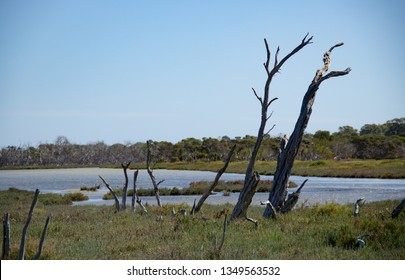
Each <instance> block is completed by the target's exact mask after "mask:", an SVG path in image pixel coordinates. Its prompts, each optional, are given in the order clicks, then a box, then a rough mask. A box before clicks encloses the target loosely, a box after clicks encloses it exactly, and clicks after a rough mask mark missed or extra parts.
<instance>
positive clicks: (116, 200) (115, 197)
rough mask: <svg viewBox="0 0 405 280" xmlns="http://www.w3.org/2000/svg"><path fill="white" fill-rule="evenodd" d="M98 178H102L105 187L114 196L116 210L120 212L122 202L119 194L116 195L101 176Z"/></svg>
mask: <svg viewBox="0 0 405 280" xmlns="http://www.w3.org/2000/svg"><path fill="white" fill-rule="evenodd" d="M98 177H100V179H101V180H102V181H103V183H104V185H105V186H106V187H107V189H108V190H109V191H110V193H111V194H112V196H113V197H114V201H115V208H116V209H117V211H120V202H119V200H118V197H117V194H116V193H115V191H114V190H113V189H112V188H111V187H110V185H109V184H108V183H107V181H106V180H105V179H104V178H103V177H101V175H98Z"/></svg>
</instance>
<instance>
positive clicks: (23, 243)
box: [18, 189, 39, 260]
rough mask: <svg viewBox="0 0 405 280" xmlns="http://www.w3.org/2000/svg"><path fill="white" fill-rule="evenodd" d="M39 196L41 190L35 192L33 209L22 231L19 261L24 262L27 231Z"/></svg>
mask: <svg viewBox="0 0 405 280" xmlns="http://www.w3.org/2000/svg"><path fill="white" fill-rule="evenodd" d="M38 196H39V189H36V190H35V194H34V198H33V199H32V203H31V208H30V211H29V213H28V217H27V222H26V223H25V226H24V228H23V231H22V236H21V243H20V251H19V252H18V259H19V260H23V259H24V254H25V242H26V240H27V231H28V227H29V226H30V223H31V219H32V214H33V212H34V208H35V205H36V204H37V201H38Z"/></svg>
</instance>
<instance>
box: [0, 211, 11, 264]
mask: <svg viewBox="0 0 405 280" xmlns="http://www.w3.org/2000/svg"><path fill="white" fill-rule="evenodd" d="M9 256H10V214H9V213H6V214H4V217H3V247H2V250H1V259H2V260H4V259H8V257H9Z"/></svg>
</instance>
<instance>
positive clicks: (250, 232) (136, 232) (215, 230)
mask: <svg viewBox="0 0 405 280" xmlns="http://www.w3.org/2000/svg"><path fill="white" fill-rule="evenodd" d="M32 197H33V193H31V192H24V191H17V190H10V191H1V192H0V202H1V204H0V209H1V213H2V214H4V213H6V212H9V213H10V221H11V233H12V234H11V251H12V255H11V258H13V259H14V258H16V255H17V252H18V246H19V241H20V238H21V231H22V228H23V226H24V223H25V220H26V218H27V214H28V211H29V207H30V203H31V200H32ZM46 197H47V195H42V194H41V195H40V197H39V200H38V203H37V207H36V208H35V211H34V215H33V219H32V222H31V226H30V228H29V230H28V238H27V242H28V244H27V249H26V258H27V259H30V258H32V256H33V255H34V254H35V252H36V249H37V245H38V241H39V237H40V233H41V230H42V228H43V225H44V222H45V219H46V216H47V215H49V214H51V215H52V219H51V223H50V225H49V228H48V234H47V237H46V239H45V243H44V248H43V253H42V257H41V258H43V259H65V260H71V259H80V260H86V259H117V260H122V259H197V260H198V259H312V260H314V259H400V260H401V259H402V260H403V259H405V250H404V248H405V237H404V235H403V233H404V232H405V214H404V213H401V215H400V216H399V217H398V218H397V219H395V220H393V219H391V216H390V213H391V210H392V209H393V208H394V207H395V205H396V204H397V203H398V202H399V201H383V202H375V203H367V204H365V205H363V206H362V208H361V212H360V215H359V217H358V218H357V219H354V218H353V206H352V205H338V204H326V205H315V206H313V207H298V208H297V209H296V210H294V211H292V212H290V213H288V214H285V215H279V217H278V219H277V220H266V219H263V218H262V216H261V215H262V212H263V208H262V207H259V206H252V207H250V208H249V212H248V215H249V217H252V218H254V219H257V220H258V222H259V226H258V227H256V226H255V225H254V224H253V223H250V222H248V221H246V220H236V221H234V222H232V223H231V224H229V226H228V230H227V233H226V240H225V244H224V247H223V249H222V251H221V252H220V253H218V251H217V250H216V246H215V244H214V240H215V239H216V238H217V239H218V240H221V237H222V229H223V220H224V216H225V215H226V214H228V215H229V213H230V212H231V210H232V208H233V205H230V204H226V205H216V206H215V205H204V206H203V208H202V210H201V212H199V213H198V214H197V215H195V216H194V217H192V216H190V215H187V216H181V215H177V216H176V217H174V218H172V217H171V215H170V211H171V209H172V207H174V208H175V210H176V212H177V213H179V210H180V209H181V208H186V209H187V210H188V211H189V210H190V207H189V206H187V205H185V204H180V205H164V206H163V207H161V208H159V207H156V206H147V208H148V215H142V214H141V213H140V210H139V209H137V210H136V212H135V213H131V212H129V211H128V212H115V211H114V207H112V206H69V205H66V204H61V205H58V204H47V203H44V202H45V201H46V199H45V198H46ZM160 215H162V216H163V220H161V221H157V220H156V217H157V216H160ZM364 233H368V234H369V235H370V237H369V238H367V239H366V245H365V247H364V248H363V249H362V250H359V249H358V248H357V247H356V239H357V237H358V236H360V235H362V234H364Z"/></svg>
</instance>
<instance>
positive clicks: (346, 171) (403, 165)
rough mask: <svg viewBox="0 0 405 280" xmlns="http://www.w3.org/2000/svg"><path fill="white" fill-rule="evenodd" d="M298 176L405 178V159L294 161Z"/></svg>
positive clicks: (192, 166) (237, 167)
mask: <svg viewBox="0 0 405 280" xmlns="http://www.w3.org/2000/svg"><path fill="white" fill-rule="evenodd" d="M276 165H277V164H276V162H275V161H270V162H268V161H258V162H257V163H256V165H255V169H256V170H257V171H258V172H259V173H260V174H263V175H273V174H274V172H275V170H276ZM222 166H223V162H220V161H216V162H210V163H207V162H194V163H186V162H175V163H159V164H157V166H156V168H162V169H173V170H206V171H218V170H219V169H220V168H221V167H222ZM246 166H247V162H245V161H240V162H231V163H229V166H228V168H227V170H226V172H228V173H244V172H245V171H246ZM131 168H145V165H144V164H134V165H131ZM291 174H292V175H297V176H315V177H345V178H405V160H404V159H398V160H347V161H335V160H320V161H299V160H296V161H295V162H294V167H293V169H292V172H291Z"/></svg>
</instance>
